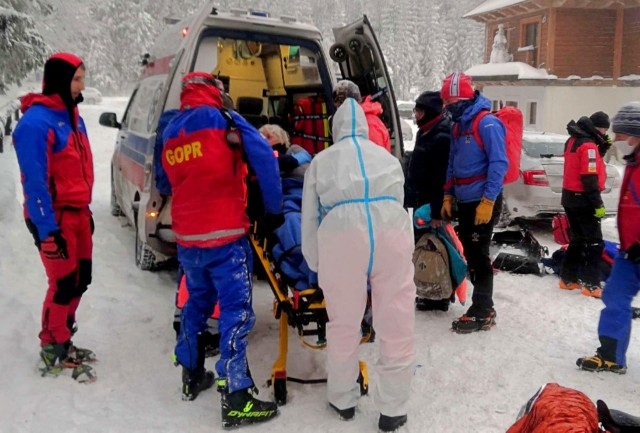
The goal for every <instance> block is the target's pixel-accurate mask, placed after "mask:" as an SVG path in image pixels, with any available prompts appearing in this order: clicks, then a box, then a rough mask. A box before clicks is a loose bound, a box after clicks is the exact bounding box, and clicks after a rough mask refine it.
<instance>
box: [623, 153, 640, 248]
mask: <svg viewBox="0 0 640 433" xmlns="http://www.w3.org/2000/svg"><path fill="white" fill-rule="evenodd" d="M626 159H627V167H626V169H625V171H624V178H623V180H622V188H621V189H620V202H619V204H618V231H619V233H620V249H621V250H622V251H626V250H627V249H628V248H629V247H630V246H631V245H633V244H634V243H636V242H638V243H640V223H638V221H640V150H639V149H636V151H635V152H634V153H633V154H632V155H631V156H629V157H627V158H626Z"/></svg>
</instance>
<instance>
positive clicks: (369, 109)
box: [360, 96, 391, 152]
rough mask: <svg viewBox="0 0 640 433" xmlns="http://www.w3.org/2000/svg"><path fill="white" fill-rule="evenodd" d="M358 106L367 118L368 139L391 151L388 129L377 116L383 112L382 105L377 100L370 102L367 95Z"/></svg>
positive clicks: (369, 97)
mask: <svg viewBox="0 0 640 433" xmlns="http://www.w3.org/2000/svg"><path fill="white" fill-rule="evenodd" d="M360 106H361V107H362V110H363V111H364V115H365V117H366V118H367V124H368V125H369V140H371V141H373V142H374V143H375V144H377V145H378V146H381V147H384V148H385V149H387V150H388V151H389V152H391V139H390V138H389V131H388V130H387V126H386V125H385V124H384V122H383V121H382V119H380V117H379V116H380V115H381V114H382V112H383V111H382V105H380V103H379V102H372V101H371V96H367V97H366V98H365V99H364V101H362V104H360Z"/></svg>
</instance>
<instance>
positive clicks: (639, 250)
mask: <svg viewBox="0 0 640 433" xmlns="http://www.w3.org/2000/svg"><path fill="white" fill-rule="evenodd" d="M624 258H625V259H627V260H629V261H631V262H633V263H636V264H640V243H638V242H636V243H635V244H633V245H631V246H630V247H629V248H628V249H627V251H626V252H625V253H624Z"/></svg>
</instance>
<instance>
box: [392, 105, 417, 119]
mask: <svg viewBox="0 0 640 433" xmlns="http://www.w3.org/2000/svg"><path fill="white" fill-rule="evenodd" d="M396 105H397V106H398V114H399V115H400V117H401V118H403V119H407V120H409V121H413V107H415V106H416V103H415V102H412V101H397V102H396Z"/></svg>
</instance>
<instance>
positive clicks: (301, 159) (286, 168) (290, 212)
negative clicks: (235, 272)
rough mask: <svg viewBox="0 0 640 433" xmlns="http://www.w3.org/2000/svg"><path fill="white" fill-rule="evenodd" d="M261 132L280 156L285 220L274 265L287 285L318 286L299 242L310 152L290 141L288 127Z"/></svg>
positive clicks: (266, 128)
mask: <svg viewBox="0 0 640 433" xmlns="http://www.w3.org/2000/svg"><path fill="white" fill-rule="evenodd" d="M260 132H261V133H262V135H264V136H265V138H266V139H267V140H268V141H269V143H270V144H271V146H272V147H273V150H274V153H276V155H277V157H278V164H279V166H280V176H281V177H282V193H283V196H284V203H283V205H284V206H283V208H284V218H285V222H284V224H283V225H282V226H280V227H279V228H278V229H276V231H275V233H274V234H275V236H276V238H277V242H276V243H275V244H274V245H272V247H271V254H272V255H273V258H274V260H275V266H276V268H277V269H279V270H280V271H281V273H282V274H283V278H284V281H285V283H287V285H289V286H291V287H292V288H294V289H296V290H304V289H308V288H310V287H316V286H317V284H318V279H317V275H316V273H315V272H312V271H311V270H310V269H309V267H308V266H307V263H306V261H305V260H304V257H303V256H302V250H301V249H300V245H301V242H302V235H301V203H302V184H303V181H304V173H305V171H306V169H307V167H308V166H309V163H310V162H311V154H309V152H307V151H306V150H304V149H303V148H302V147H300V146H298V145H290V143H289V136H288V135H287V133H286V131H285V130H283V129H282V128H281V127H279V126H278V125H264V126H263V127H262V128H260Z"/></svg>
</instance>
